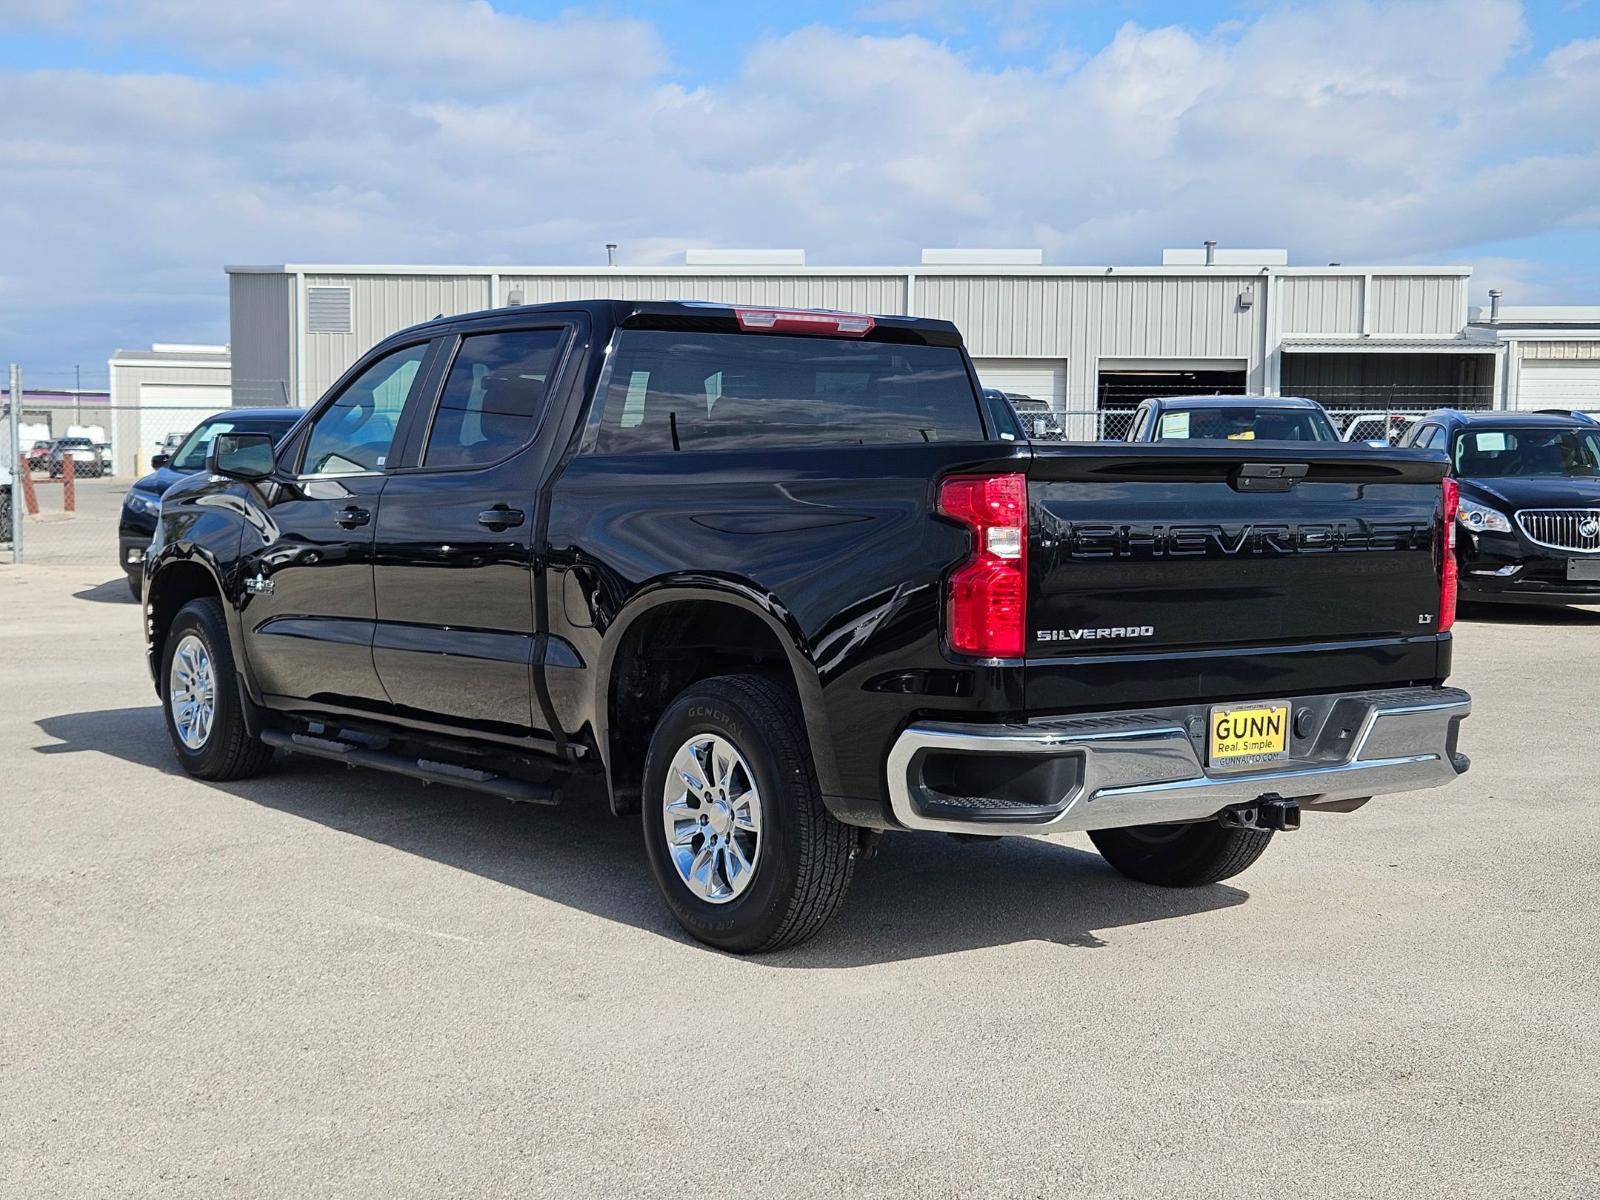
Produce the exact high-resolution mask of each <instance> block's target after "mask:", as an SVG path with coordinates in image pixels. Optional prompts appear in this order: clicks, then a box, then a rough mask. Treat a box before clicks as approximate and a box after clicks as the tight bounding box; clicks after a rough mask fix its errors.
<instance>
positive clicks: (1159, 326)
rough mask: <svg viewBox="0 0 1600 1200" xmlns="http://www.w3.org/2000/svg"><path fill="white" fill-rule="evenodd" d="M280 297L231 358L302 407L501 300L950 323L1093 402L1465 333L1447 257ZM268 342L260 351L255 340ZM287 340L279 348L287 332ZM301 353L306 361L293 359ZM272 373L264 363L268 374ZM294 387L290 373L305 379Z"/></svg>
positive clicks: (535, 280) (424, 280) (457, 278)
mask: <svg viewBox="0 0 1600 1200" xmlns="http://www.w3.org/2000/svg"><path fill="white" fill-rule="evenodd" d="M256 270H266V271H267V272H269V274H267V275H266V276H262V277H259V278H274V277H276V278H278V279H280V280H286V281H288V283H287V286H288V287H289V289H290V293H291V294H290V300H291V304H290V305H289V307H290V309H291V311H292V313H293V316H294V319H293V321H292V322H291V325H292V329H291V330H290V331H289V333H288V336H287V337H286V336H285V330H284V326H283V321H282V311H283V305H282V295H281V292H280V293H279V294H278V295H277V296H276V297H274V296H272V295H270V294H269V290H268V289H267V287H266V285H264V284H261V283H260V282H259V278H258V280H257V281H256V282H252V283H250V284H248V285H240V284H239V283H238V282H237V281H238V280H239V279H240V278H241V276H242V273H243V269H239V271H240V273H238V274H235V275H234V279H235V281H236V282H235V285H234V289H233V294H234V296H235V302H236V304H237V305H238V309H237V311H236V314H235V317H234V321H233V341H234V354H235V362H236V364H237V363H240V362H250V363H261V364H277V365H276V366H271V365H263V366H262V367H261V368H260V369H261V370H262V371H263V372H264V373H266V372H270V371H271V370H277V371H279V372H280V373H284V374H287V375H288V376H289V378H290V381H291V386H290V389H289V390H290V391H291V393H292V394H294V395H296V396H297V397H298V398H299V402H300V403H311V402H314V400H315V399H316V398H317V397H318V396H320V395H321V394H322V393H323V392H324V391H325V390H326V389H327V388H328V386H329V385H330V384H332V383H333V381H334V380H335V379H337V378H338V377H339V375H340V374H341V373H342V372H343V371H344V370H345V369H346V368H347V367H348V366H349V365H350V364H351V363H352V362H354V361H355V359H356V358H357V356H359V355H360V354H361V353H363V352H364V351H366V350H367V349H368V348H369V347H371V346H372V345H373V344H374V343H376V342H377V341H379V340H380V339H382V338H383V337H386V336H387V335H388V334H390V333H393V332H394V331H396V330H398V329H402V328H404V327H406V326H408V325H412V324H416V323H418V322H421V321H426V320H429V319H431V318H433V317H435V316H437V315H439V314H441V313H442V314H445V315H450V314H454V313H460V312H469V311H474V310H478V309H483V308H488V307H491V306H493V305H497V304H499V305H505V304H510V303H512V302H513V301H514V300H515V301H520V302H521V303H523V304H543V303H552V302H561V301H567V300H577V299H592V298H616V299H641V300H656V299H659V300H667V299H688V300H707V301H713V302H719V303H729V304H769V305H783V306H793V307H804V308H837V309H845V310H852V311H866V312H877V313H886V314H896V313H905V312H908V311H909V312H911V313H913V314H915V315H917V316H928V317H942V318H945V319H948V320H951V321H954V322H955V323H956V324H957V325H958V326H959V327H960V328H961V330H962V332H963V334H964V335H965V337H966V339H967V344H968V347H969V349H970V351H971V353H972V355H973V357H975V358H990V359H994V358H1004V359H1018V360H1020V359H1039V360H1044V361H1045V362H1048V363H1065V364H1066V371H1067V388H1066V396H1065V402H1066V404H1067V406H1068V407H1073V408H1076V407H1083V408H1088V407H1093V405H1094V398H1095V391H1096V382H1097V376H1098V371H1099V370H1100V363H1101V361H1102V360H1122V361H1124V362H1126V361H1128V360H1137V361H1138V362H1140V363H1141V364H1144V365H1146V367H1147V368H1148V367H1151V366H1159V365H1160V363H1161V362H1162V361H1165V360H1171V361H1172V362H1173V363H1174V365H1175V367H1176V366H1177V365H1178V364H1179V363H1181V364H1183V366H1184V367H1185V368H1189V369H1192V368H1195V367H1198V366H1204V365H1206V364H1209V363H1215V364H1217V365H1218V366H1227V367H1229V368H1237V367H1238V366H1240V365H1243V366H1244V368H1245V370H1246V372H1247V376H1246V378H1247V383H1248V385H1249V387H1250V388H1251V389H1252V390H1261V391H1264V390H1269V389H1271V388H1272V387H1273V386H1274V384H1275V381H1276V378H1277V374H1276V371H1275V370H1274V368H1275V366H1276V364H1277V360H1278V345H1279V339H1280V338H1282V337H1284V336H1289V335H1293V334H1301V335H1305V334H1314V335H1319V336H1330V337H1331V336H1340V337H1349V338H1357V337H1359V336H1361V335H1362V334H1372V335H1385V334H1387V335H1397V334H1404V335H1411V336H1423V337H1430V336H1437V337H1443V338H1448V337H1454V336H1458V335H1459V334H1460V332H1461V330H1462V328H1463V327H1464V324H1465V295H1466V284H1467V275H1466V273H1465V272H1464V271H1458V270H1454V269H1438V268H1434V269H1431V270H1430V269H1419V270H1416V271H1412V272H1407V271H1405V270H1404V269H1394V268H1383V269H1374V270H1373V271H1371V272H1368V271H1365V270H1363V269H1360V268H1345V269H1330V270H1327V271H1323V270H1320V269H1317V270H1308V269H1305V268H1275V267H1271V266H1268V267H1256V268H1246V267H1242V266H1237V267H1223V268H1205V267H1175V268H1170V269H1168V268H1116V267H1111V268H1050V267H993V268H989V269H983V268H963V267H951V266H917V267H905V268H877V267H872V268H858V269H848V268H845V269H837V270H831V269H826V268H783V267H775V268H770V269H765V270H763V269H762V268H759V267H750V268H728V267H707V268H686V267H669V268H651V269H633V268H592V269H589V270H577V269H574V270H555V269H551V270H545V269H538V270H533V269H528V268H522V269H517V268H510V269H508V270H506V271H504V272H500V271H497V270H495V269H494V268H489V267H471V268H459V269H457V268H437V269H434V268H416V269H407V268H398V269H383V268H374V269H362V268H333V267H293V266H290V267H285V268H281V269H278V270H277V271H276V274H275V276H274V274H273V273H272V270H273V269H271V268H266V269H256ZM307 287H349V288H350V289H351V328H350V331H349V332H348V333H311V332H309V331H307V330H306V329H305V328H304V317H303V313H304V311H305V303H304V291H305V288H307ZM260 342H267V343H272V344H271V345H270V346H266V347H260V346H258V345H257V343H260ZM285 342H287V345H285V344H284V343H285ZM302 353H303V355H304V360H303V364H302V363H301V362H300V361H299V360H298V358H297V356H298V355H300V354H302ZM268 377H269V378H270V377H271V376H270V374H269V376H268ZM302 383H303V388H302V387H298V386H296V385H299V384H302Z"/></svg>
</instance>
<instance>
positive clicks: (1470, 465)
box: [1450, 428, 1600, 479]
mask: <svg viewBox="0 0 1600 1200" xmlns="http://www.w3.org/2000/svg"><path fill="white" fill-rule="evenodd" d="M1450 458H1451V461H1452V462H1453V463H1454V464H1455V468H1456V474H1457V475H1464V476H1467V477H1468V478H1479V479H1496V478H1544V479H1561V478H1565V479H1595V478H1600V433H1590V432H1589V431H1588V430H1579V429H1535V428H1522V429H1512V428H1506V429H1468V430H1466V431H1464V432H1462V433H1461V434H1460V435H1458V436H1457V438H1456V441H1455V449H1454V451H1453V453H1452V454H1451V456H1450Z"/></svg>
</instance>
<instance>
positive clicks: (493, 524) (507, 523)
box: [478, 504, 526, 533]
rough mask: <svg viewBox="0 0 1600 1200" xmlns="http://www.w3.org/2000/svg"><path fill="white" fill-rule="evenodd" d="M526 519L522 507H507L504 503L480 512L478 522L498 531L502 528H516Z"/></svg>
mask: <svg viewBox="0 0 1600 1200" xmlns="http://www.w3.org/2000/svg"><path fill="white" fill-rule="evenodd" d="M525 519H526V518H525V516H524V514H523V511H522V510H521V509H520V508H507V507H506V506H505V505H503V504H496V505H495V506H494V507H493V508H486V509H484V510H483V511H482V512H481V513H479V514H478V524H479V525H484V526H487V527H488V528H490V529H493V530H494V531H495V532H496V533H498V532H499V531H500V530H502V529H515V528H516V527H517V526H518V525H521V524H522V522H523V521H524V520H525Z"/></svg>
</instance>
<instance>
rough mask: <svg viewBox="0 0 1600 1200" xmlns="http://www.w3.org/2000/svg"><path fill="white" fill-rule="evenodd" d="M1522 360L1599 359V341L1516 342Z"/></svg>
mask: <svg viewBox="0 0 1600 1200" xmlns="http://www.w3.org/2000/svg"><path fill="white" fill-rule="evenodd" d="M1517 346H1518V350H1519V352H1520V357H1522V358H1535V359H1568V360H1577V359H1595V358H1600V341H1592V342H1586V341H1578V340H1574V341H1570V342H1531V341H1529V342H1518V343H1517Z"/></svg>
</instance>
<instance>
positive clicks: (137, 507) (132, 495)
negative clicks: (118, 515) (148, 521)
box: [128, 492, 161, 517]
mask: <svg viewBox="0 0 1600 1200" xmlns="http://www.w3.org/2000/svg"><path fill="white" fill-rule="evenodd" d="M128 507H129V508H131V509H132V510H133V511H134V512H136V513H143V514H144V515H145V516H147V517H154V516H158V515H159V514H160V512H161V500H160V498H159V497H157V496H146V495H144V494H142V493H140V492H129V493H128Z"/></svg>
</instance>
